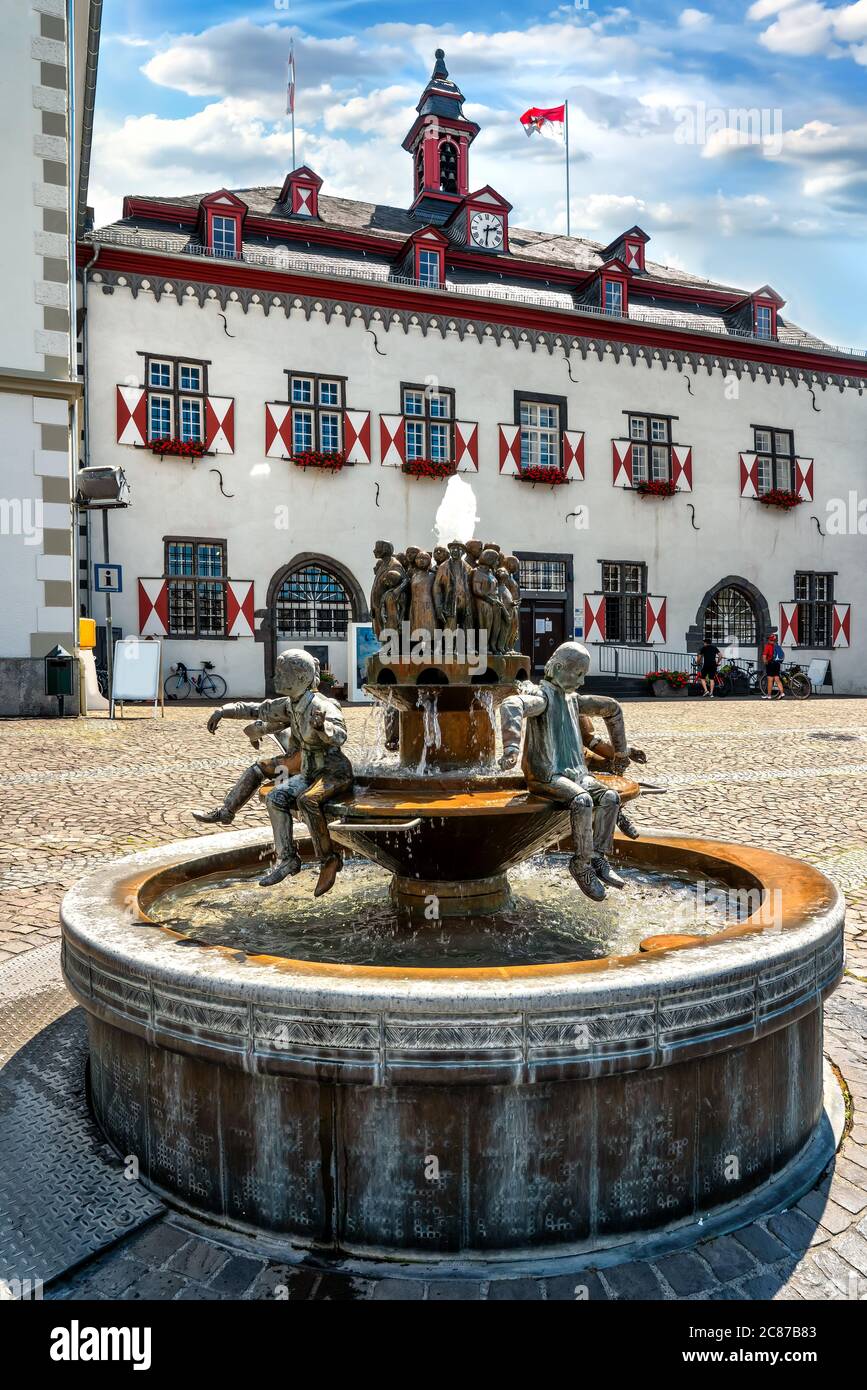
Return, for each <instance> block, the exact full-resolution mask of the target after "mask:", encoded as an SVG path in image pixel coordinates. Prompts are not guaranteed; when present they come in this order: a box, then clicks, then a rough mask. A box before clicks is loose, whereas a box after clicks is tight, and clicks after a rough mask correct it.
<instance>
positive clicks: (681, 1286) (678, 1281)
mask: <svg viewBox="0 0 867 1390" xmlns="http://www.w3.org/2000/svg"><path fill="white" fill-rule="evenodd" d="M653 1263H654V1265H655V1266H656V1268H657V1269H658V1271H659V1273H660V1274H661V1275H662V1277H663V1279H664V1280H665V1281H666V1283H667V1284H670V1285H671V1287H672V1288H673V1289H674V1292H675V1293H676V1294H677V1296H678V1297H679V1298H684V1297H686V1295H687V1294H691V1293H700V1292H701V1291H702V1289H708V1288H710V1287H711V1285H713V1284H716V1283H717V1278H716V1275H715V1274H714V1273H713V1271H712V1270H711V1269H709V1268H708V1266H707V1265H706V1264H705V1262H704V1260H701V1259H699V1257H698V1255H696V1254H693V1253H692V1251H689V1250H678V1251H676V1252H675V1254H673V1255H665V1256H663V1257H662V1259H659V1260H654V1262H653Z"/></svg>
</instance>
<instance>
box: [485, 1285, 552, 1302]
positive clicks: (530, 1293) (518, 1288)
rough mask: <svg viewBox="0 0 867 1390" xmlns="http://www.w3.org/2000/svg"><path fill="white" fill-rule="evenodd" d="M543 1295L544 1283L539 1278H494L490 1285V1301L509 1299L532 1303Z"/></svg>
mask: <svg viewBox="0 0 867 1390" xmlns="http://www.w3.org/2000/svg"><path fill="white" fill-rule="evenodd" d="M542 1297H543V1294H542V1285H541V1282H540V1281H539V1280H538V1279H492V1280H491V1282H490V1285H489V1286H488V1302H489V1303H490V1302H492V1301H493V1302H494V1303H502V1302H505V1301H507V1300H509V1299H513V1300H516V1301H517V1300H520V1301H521V1302H523V1303H530V1302H536V1301H537V1300H538V1299H541V1298H542Z"/></svg>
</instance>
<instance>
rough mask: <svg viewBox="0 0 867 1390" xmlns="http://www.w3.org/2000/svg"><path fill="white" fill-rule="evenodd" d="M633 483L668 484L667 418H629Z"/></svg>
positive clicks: (669, 478)
mask: <svg viewBox="0 0 867 1390" xmlns="http://www.w3.org/2000/svg"><path fill="white" fill-rule="evenodd" d="M629 438H630V439H631V441H632V481H633V484H635V483H646V482H651V481H652V482H670V480H671V420H670V419H669V417H668V416H666V415H636V414H632V413H630V415H629Z"/></svg>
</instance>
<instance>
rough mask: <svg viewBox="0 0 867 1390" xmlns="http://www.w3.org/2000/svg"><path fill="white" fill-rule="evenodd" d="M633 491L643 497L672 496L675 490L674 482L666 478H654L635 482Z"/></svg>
mask: <svg viewBox="0 0 867 1390" xmlns="http://www.w3.org/2000/svg"><path fill="white" fill-rule="evenodd" d="M635 491H636V492H640V493H641V494H642V496H644V497H673V496H674V494H675V493H676V492H677V488H676V487H675V485H674V483H673V482H671V480H670V479H668V478H654V479H649V480H648V481H647V482H640V483H636V484H635Z"/></svg>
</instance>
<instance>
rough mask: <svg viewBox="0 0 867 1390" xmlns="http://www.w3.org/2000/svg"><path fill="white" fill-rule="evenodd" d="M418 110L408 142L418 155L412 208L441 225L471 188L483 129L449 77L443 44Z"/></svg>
mask: <svg viewBox="0 0 867 1390" xmlns="http://www.w3.org/2000/svg"><path fill="white" fill-rule="evenodd" d="M416 111H417V112H418V116H417V117H416V119H415V121H414V122H413V125H412V128H411V129H410V131H409V133H408V134H407V136H406V139H405V140H404V142H403V148H404V149H405V150H407V151H408V152H409V153H410V154H411V155H412V168H413V201H412V204H411V206H410V212H411V213H412V214H413V216H414V217H417V218H418V219H419V221H420V222H424V223H431V222H433V223H441V222H445V220H446V218H447V217H449V216H450V214H451V213H453V212H454V210H455V208H456V207H457V205H458V203H460V202H461V200H462V199H463V198H465V197H466V195H467V193H468V192H469V152H470V145H471V144H472V143H473V141H474V140H475V138H476V136H477V135H478V133H479V127H478V126H477V125H476V123H475V121H468V120H467V118H466V117H465V116H464V95H463V92H462V91H461V90H460V88H459V87H458V86H457V85H456V84H455V83H454V82H452V80H451V78H450V77H449V71H448V68H447V67H446V63H445V54H444V53H443V50H442V49H441V48H438V49H437V51H436V62H435V63H434V70H433V72H432V73H431V75H430V79H429V81H428V84H427V86H426V87H425V89H424V91H423V92H422V94H421V100H420V101H419V104H418V106H417V107H416Z"/></svg>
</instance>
